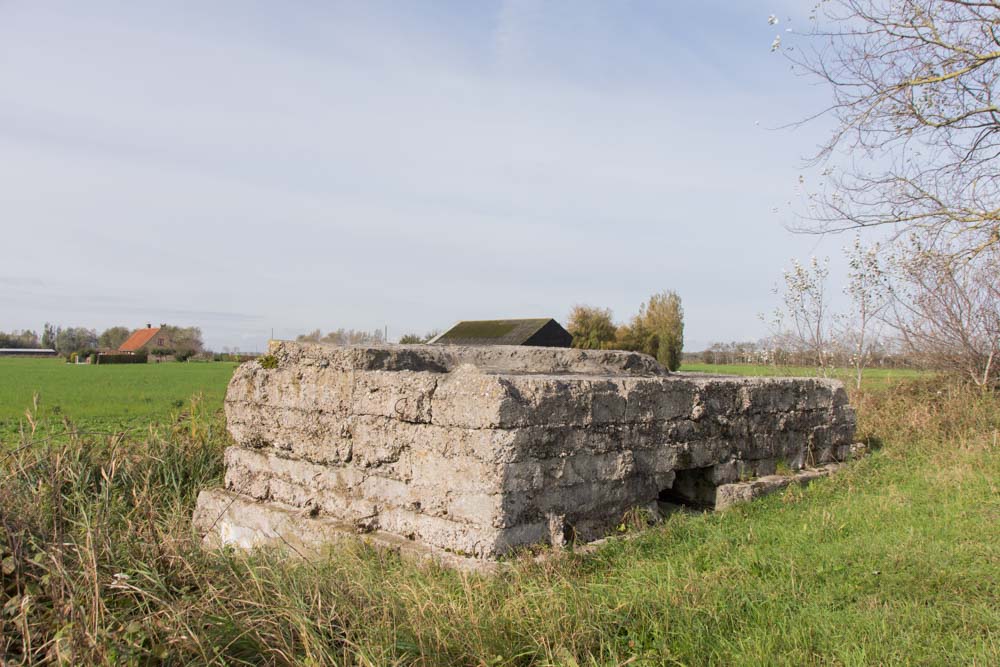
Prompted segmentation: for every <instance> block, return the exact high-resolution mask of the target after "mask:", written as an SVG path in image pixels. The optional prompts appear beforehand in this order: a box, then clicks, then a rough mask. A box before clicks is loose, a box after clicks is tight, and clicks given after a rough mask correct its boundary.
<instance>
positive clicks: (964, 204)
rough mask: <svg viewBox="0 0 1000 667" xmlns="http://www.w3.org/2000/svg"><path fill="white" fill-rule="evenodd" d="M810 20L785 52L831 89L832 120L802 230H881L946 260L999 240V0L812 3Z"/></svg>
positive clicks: (835, 0) (838, 0)
mask: <svg viewBox="0 0 1000 667" xmlns="http://www.w3.org/2000/svg"><path fill="white" fill-rule="evenodd" d="M772 19H773V17H772ZM814 19H815V21H816V23H815V26H814V27H813V29H811V30H810V31H809V32H808V33H807V38H808V39H807V40H806V42H805V43H804V44H800V45H801V46H802V47H803V48H800V49H799V50H797V51H792V50H787V51H786V53H787V55H788V56H789V57H790V58H791V59H792V61H793V63H794V64H795V65H794V66H795V67H797V68H804V69H805V70H806V72H808V73H810V74H812V75H814V76H816V77H818V78H819V79H820V80H821V81H823V82H825V83H827V84H829V86H830V88H831V89H832V91H833V103H832V105H831V106H830V108H829V109H827V110H826V112H827V113H829V114H831V115H832V116H833V117H834V118H835V119H836V121H837V127H836V130H835V131H834V132H833V134H832V136H831V137H830V139H829V141H828V142H827V143H826V144H825V145H823V146H822V148H821V150H820V151H819V153H818V154H817V155H816V160H817V161H818V162H824V161H825V162H826V163H827V164H828V165H831V166H829V168H828V170H827V171H826V172H824V173H825V174H826V176H827V181H826V182H825V185H824V186H823V188H822V189H821V191H820V192H818V193H816V194H815V195H814V196H813V197H814V206H811V208H812V209H813V210H812V212H811V213H810V214H809V216H808V222H807V223H806V224H805V225H803V226H802V228H803V229H807V230H809V231H814V232H826V231H831V230H843V229H848V228H861V227H873V226H887V227H891V228H893V230H894V233H895V235H896V237H897V238H903V237H905V236H908V235H909V234H910V233H918V234H919V235H920V237H921V239H922V244H923V245H924V246H925V247H936V248H937V250H936V252H938V253H941V252H944V249H945V248H947V251H948V252H949V253H951V254H952V255H954V256H966V255H975V254H977V253H979V252H982V251H984V250H985V249H987V248H990V247H996V246H998V245H1000V161H998V160H997V158H998V157H1000V109H998V106H997V100H996V99H994V94H995V93H996V92H997V91H998V85H997V84H998V82H1000V0H821V2H820V3H819V4H818V5H817V9H816V10H815V14H814ZM772 22H774V21H773V20H772ZM778 42H779V40H776V43H775V44H774V45H772V49H775V48H778V46H779V44H778ZM820 115H822V114H820ZM804 122H805V121H804ZM837 154H849V155H850V160H849V161H847V162H848V166H847V167H846V168H843V169H839V168H834V166H832V165H836V163H837V162H840V161H841V160H840V159H839V158H837V159H832V160H831V159H830V158H831V157H833V156H835V155H837Z"/></svg>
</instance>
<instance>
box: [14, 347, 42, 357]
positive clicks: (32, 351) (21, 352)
mask: <svg viewBox="0 0 1000 667" xmlns="http://www.w3.org/2000/svg"><path fill="white" fill-rule="evenodd" d="M54 356H56V351H55V350H53V349H50V348H38V347H0V357H54Z"/></svg>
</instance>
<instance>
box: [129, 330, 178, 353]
mask: <svg viewBox="0 0 1000 667" xmlns="http://www.w3.org/2000/svg"><path fill="white" fill-rule="evenodd" d="M160 329H161V327H154V326H152V325H149V324H147V325H146V328H145V329H137V330H135V331H133V332H132V335H131V336H129V337H128V339H127V340H126V341H125V342H124V343H122V344H121V345H119V346H118V351H119V352H125V353H126V354H135V353H136V352H139V351H140V350H145V351H146V352H149V351H150V350H151V349H153V348H156V347H168V345H169V341H166V340H164V338H165V337H164V336H163V335H161V334H160Z"/></svg>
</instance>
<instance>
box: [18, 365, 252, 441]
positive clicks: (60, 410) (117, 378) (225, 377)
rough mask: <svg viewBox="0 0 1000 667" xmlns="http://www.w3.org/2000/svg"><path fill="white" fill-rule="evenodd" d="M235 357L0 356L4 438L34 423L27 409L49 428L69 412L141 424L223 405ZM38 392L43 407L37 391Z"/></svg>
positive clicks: (105, 425) (105, 423)
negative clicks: (86, 360) (99, 359)
mask: <svg viewBox="0 0 1000 667" xmlns="http://www.w3.org/2000/svg"><path fill="white" fill-rule="evenodd" d="M235 367H236V364H234V363H227V362H213V363H187V364H177V363H164V364H122V365H109V366H90V365H87V364H80V365H74V364H67V363H64V362H63V361H62V360H61V359H12V358H0V438H5V439H8V440H9V439H11V438H12V437H13V436H14V435H15V434H16V433H17V432H18V431H19V430H20V429H21V428H30V424H29V423H28V421H27V419H26V418H25V410H27V409H29V408H31V409H32V411H33V412H34V415H33V419H35V420H36V421H37V422H38V423H40V424H42V425H43V428H44V429H45V430H51V429H52V428H56V429H61V428H62V419H63V417H68V418H70V419H71V420H72V421H73V423H74V424H75V425H76V426H77V427H78V428H81V429H91V430H102V431H110V430H121V429H126V428H141V429H145V427H146V426H147V425H148V424H150V423H160V422H164V421H168V420H170V419H172V418H175V417H176V415H177V414H178V413H180V412H182V411H184V410H187V409H190V403H191V398H192V396H196V395H198V396H200V401H201V408H202V409H205V410H208V411H210V412H211V411H216V410H218V409H219V408H221V407H222V399H223V397H224V396H225V392H226V384H227V383H228V382H229V378H230V376H232V373H233V368H235ZM36 396H37V410H36V409H35V407H34V406H35V397H36Z"/></svg>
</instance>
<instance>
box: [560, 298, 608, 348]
mask: <svg viewBox="0 0 1000 667" xmlns="http://www.w3.org/2000/svg"><path fill="white" fill-rule="evenodd" d="M568 328H569V332H570V333H571V334H572V335H573V347H577V348H581V349H584V350H602V349H608V348H609V347H613V346H614V342H615V336H616V331H615V325H614V323H613V322H612V321H611V310H609V309H607V308H592V307H590V306H574V307H573V310H572V311H570V314H569V327H568Z"/></svg>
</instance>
